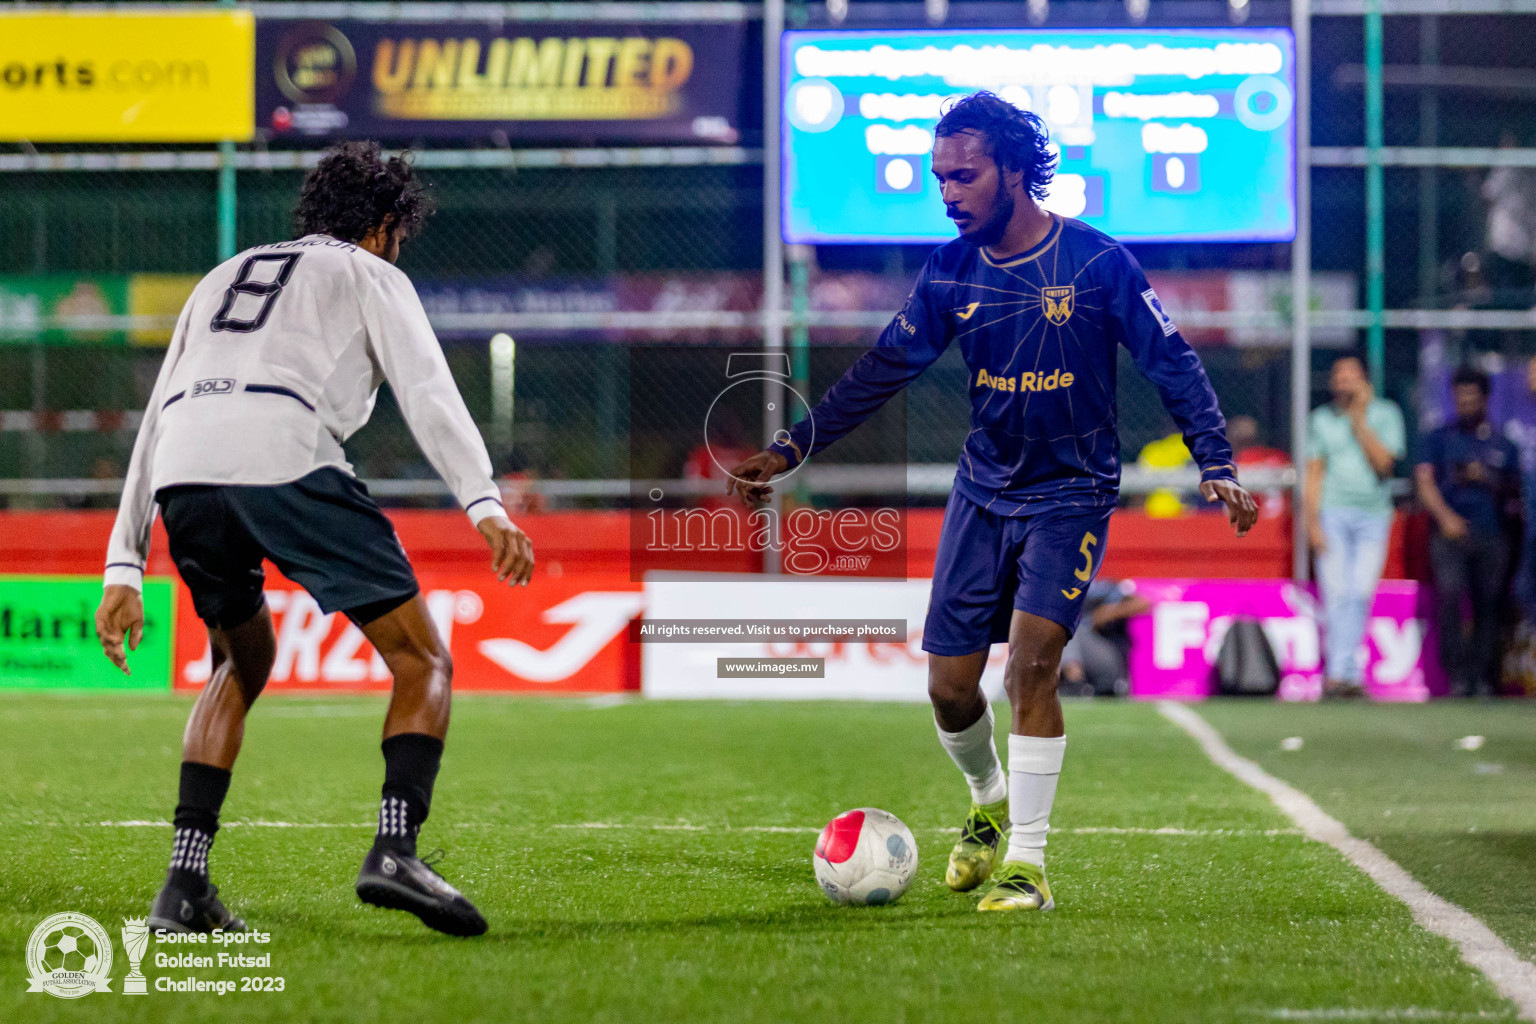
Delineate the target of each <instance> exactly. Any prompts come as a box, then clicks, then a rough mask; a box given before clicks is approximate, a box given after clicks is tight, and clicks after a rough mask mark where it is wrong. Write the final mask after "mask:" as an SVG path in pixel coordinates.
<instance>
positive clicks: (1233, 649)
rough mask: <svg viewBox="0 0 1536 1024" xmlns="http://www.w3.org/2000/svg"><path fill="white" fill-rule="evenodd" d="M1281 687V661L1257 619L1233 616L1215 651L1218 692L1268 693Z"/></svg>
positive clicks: (1270, 694) (1273, 692)
mask: <svg viewBox="0 0 1536 1024" xmlns="http://www.w3.org/2000/svg"><path fill="white" fill-rule="evenodd" d="M1279 689H1280V662H1279V660H1278V659H1276V657H1275V649H1274V648H1273V647H1271V646H1270V645H1269V637H1267V636H1265V635H1264V627H1263V626H1262V625H1260V623H1259V620H1258V619H1254V618H1247V617H1243V618H1238V619H1234V620H1232V625H1231V627H1230V628H1229V629H1228V630H1227V635H1226V636H1225V637H1223V638H1222V641H1221V650H1220V651H1219V652H1217V654H1216V692H1217V693H1220V694H1223V695H1224V696H1235V697H1268V696H1273V695H1274V694H1275V693H1276V692H1277V691H1278V690H1279Z"/></svg>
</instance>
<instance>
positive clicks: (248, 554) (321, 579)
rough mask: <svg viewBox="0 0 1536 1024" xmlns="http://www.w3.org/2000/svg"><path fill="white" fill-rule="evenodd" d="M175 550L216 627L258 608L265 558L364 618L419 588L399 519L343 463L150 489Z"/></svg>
mask: <svg viewBox="0 0 1536 1024" xmlns="http://www.w3.org/2000/svg"><path fill="white" fill-rule="evenodd" d="M155 499H156V500H157V501H158V502H159V503H160V512H161V517H162V518H163V519H164V520H165V532H166V533H167V534H168V535H169V536H170V538H171V558H172V560H174V561H175V563H176V569H177V571H178V572H180V573H181V578H182V581H183V582H184V583H186V585H187V589H188V590H190V591H191V592H192V604H193V606H194V607H195V608H196V609H197V615H198V618H200V619H202V620H203V621H204V622H205V623H207V624H208V626H209V627H210V628H213V629H231V628H233V627H235V626H238V625H241V624H242V623H245V622H249V621H250V620H251V618H252V617H253V616H254V615H255V614H256V613H257V612H259V611H261V607H262V596H261V587H262V583H263V582H264V581H265V579H266V574H265V573H264V572H263V571H262V567H261V563H262V559H264V558H265V559H270V560H271V561H272V563H273V564H274V565H276V566H277V567H278V568H279V569H281V570H282V572H283V575H284V576H287V577H288V578H289V579H291V580H293V581H294V582H295V583H297V584H299V585H300V586H302V587H303V588H304V589H305V590H307V591H309V593H310V595H311V596H312V597H314V599H315V601H316V602H317V603H318V604H319V605H320V609H321V610H322V611H324V612H326V613H327V614H329V613H330V612H338V611H339V612H345V613H346V614H347V617H348V618H350V619H351V620H352V621H353V622H355V623H357V624H358V625H359V626H363V625H366V624H367V623H369V622H372V621H373V620H374V619H377V618H379V617H380V616H381V615H384V614H386V613H388V612H390V611H393V610H394V609H395V608H398V607H399V606H400V605H402V604H404V603H405V602H407V601H409V600H410V599H411V598H412V597H414V596H416V594H417V593H419V592H420V589H421V588H420V587H419V586H418V585H417V583H416V574H415V573H414V572H413V571H412V570H411V563H410V560H409V559H407V558H406V557H405V549H404V548H403V547H401V546H400V538H399V537H397V536H396V535H395V528H394V526H393V525H391V524H390V521H389V520H388V519H387V518H385V516H384V513H383V512H380V511H379V506H378V505H376V504H375V503H374V500H373V498H371V497H369V495H368V488H366V487H364V486H363V484H362V482H361V481H359V480H357V479H356V478H354V477H351V476H348V475H347V474H346V473H343V472H342V471H341V470H339V469H332V468H325V469H317V470H315V471H314V472H313V473H310V474H309V475H307V476H305V477H302V478H300V479H298V480H295V481H293V482H292V483H288V484H276V485H274V486H245V485H235V484H220V485H207V484H184V485H179V486H176V487H164V488H161V489H160V491H159V492H158V493H157V494H156V495H155Z"/></svg>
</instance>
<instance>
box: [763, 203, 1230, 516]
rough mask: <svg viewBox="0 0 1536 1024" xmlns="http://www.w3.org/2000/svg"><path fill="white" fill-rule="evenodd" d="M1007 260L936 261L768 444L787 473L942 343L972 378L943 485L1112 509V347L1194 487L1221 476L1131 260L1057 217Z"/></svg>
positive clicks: (1171, 335) (1002, 502) (1173, 338)
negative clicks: (1154, 395) (1195, 469)
mask: <svg viewBox="0 0 1536 1024" xmlns="http://www.w3.org/2000/svg"><path fill="white" fill-rule="evenodd" d="M1054 220H1055V222H1054V224H1053V225H1052V227H1051V230H1050V232H1049V233H1048V234H1047V235H1046V237H1045V239H1044V240H1043V241H1042V242H1041V243H1040V244H1039V245H1037V246H1035V247H1034V248H1033V249H1030V250H1029V251H1028V252H1025V253H1022V254H1020V255H1018V256H1014V257H1010V258H1009V259H1006V260H1000V261H999V260H994V259H992V258H991V257H990V256H989V255H988V254H987V253H986V251H985V250H983V249H979V248H977V247H975V246H972V245H971V244H969V243H968V242H965V241H964V240H962V239H956V240H954V241H952V242H949V243H947V244H945V245H943V246H940V247H939V248H938V249H936V250H935V251H934V253H933V255H932V256H930V257H929V258H928V262H927V263H926V264H925V265H924V267H923V269H922V272H921V273H920V274H919V275H918V279H917V285H916V287H914V288H913V289H912V294H911V296H910V297H909V298H908V299H907V304H906V307H905V308H904V309H903V310H902V311H901V312H900V313H898V314H897V315H896V319H895V320H893V321H892V322H891V324H890V326H889V327H887V328H886V329H885V331H884V333H882V334H881V336H880V340H879V342H878V343H877V344H876V345H875V346H874V347H873V348H871V349H870V350H869V351H868V352H866V353H865V354H864V355H863V356H861V357H860V358H859V359H858V360H857V361H856V362H855V363H854V364H853V366H852V367H850V368H849V369H848V372H847V373H845V374H843V376H842V378H841V379H840V380H838V381H837V383H836V384H834V385H833V386H832V387H831V388H830V389H828V391H827V393H826V394H825V395H824V396H822V399H821V401H820V402H818V403H817V404H816V407H815V408H814V409H812V410H811V412H810V415H809V416H807V417H806V418H805V419H804V420H801V421H800V422H799V423H797V424H796V425H795V426H794V427H793V428H792V429H791V430H790V431H789V440H788V441H787V442H785V441H781V442H779V443H778V444H775V445H774V446H773V450H775V451H778V452H779V453H781V454H782V455H783V456H784V457H785V458H786V459H788V460H789V464H790V466H795V465H797V464H798V463H799V462H800V461H802V460H803V459H804V458H806V457H808V456H810V455H813V454H815V453H816V452H818V451H820V450H822V449H823V448H825V447H827V446H828V445H830V444H832V443H833V442H834V441H836V440H838V439H839V438H841V437H842V436H843V435H845V434H847V433H848V432H849V431H851V430H853V428H854V427H856V426H858V425H859V424H860V423H862V422H864V420H865V419H867V418H868V417H869V416H870V415H871V414H873V413H874V412H875V410H877V409H878V408H879V407H880V406H881V405H882V404H883V403H884V402H885V401H886V400H887V399H889V398H890V397H891V396H892V395H894V394H895V393H896V392H897V391H899V390H901V389H902V388H904V387H906V386H907V385H908V384H910V383H911V382H912V381H913V380H914V379H916V378H917V376H918V375H919V374H921V373H922V372H923V371H924V370H925V369H927V368H928V367H929V366H930V365H932V363H933V362H934V360H936V359H938V358H939V356H940V355H941V354H942V353H943V351H944V349H945V348H946V347H947V346H948V345H949V344H950V342H956V343H958V344H959V345H960V350H961V352H962V353H964V355H965V363H966V366H968V367H969V368H970V377H969V391H970V397H971V432H970V435H969V436H968V437H967V438H966V439H965V447H964V448H963V449H962V450H961V453H960V465H959V468H958V471H957V473H956V475H955V488H956V490H958V491H959V492H960V493H961V494H963V495H964V496H965V497H967V498H969V499H970V500H972V501H973V502H975V503H976V504H978V505H980V506H982V507H984V508H987V509H990V510H991V511H993V512H996V513H1001V514H1004V515H1029V514H1031V513H1032V512H1033V511H1038V510H1042V509H1044V508H1048V507H1054V506H1063V505H1070V506H1079V507H1105V506H1113V505H1114V504H1115V501H1116V499H1117V497H1118V495H1119V489H1120V443H1119V436H1118V434H1117V433H1116V429H1115V423H1116V415H1115V366H1116V346H1117V345H1124V346H1125V347H1126V349H1128V350H1129V351H1130V353H1131V356H1132V358H1133V359H1134V360H1135V363H1136V365H1137V367H1138V368H1139V369H1140V370H1141V372H1142V373H1143V374H1145V375H1146V376H1147V378H1148V379H1149V380H1151V381H1152V383H1153V384H1154V385H1156V386H1157V390H1158V393H1159V394H1160V395H1161V396H1162V400H1163V405H1164V407H1165V408H1166V409H1167V410H1168V412H1169V413H1170V414H1171V415H1172V416H1173V419H1174V422H1175V423H1177V424H1178V427H1179V429H1180V431H1182V433H1183V435H1184V442H1185V444H1186V445H1188V447H1189V450H1190V452H1191V454H1193V456H1194V458H1195V461H1196V463H1198V465H1199V467H1200V470H1201V474H1202V479H1206V480H1212V479H1219V478H1223V477H1225V478H1232V477H1233V475H1234V473H1233V467H1232V449H1231V446H1230V445H1228V443H1227V438H1226V421H1225V420H1224V419H1223V418H1222V415H1221V409H1220V408H1219V407H1218V405H1217V403H1216V394H1215V392H1213V391H1212V390H1211V384H1210V381H1209V380H1208V379H1207V378H1206V375H1205V369H1204V367H1202V366H1201V365H1200V359H1199V357H1198V356H1196V355H1195V353H1194V351H1193V350H1192V349H1191V348H1190V347H1189V343H1188V342H1186V341H1185V340H1184V338H1183V337H1182V336H1181V335H1180V334H1179V332H1178V329H1177V328H1176V327H1175V326H1174V324H1173V321H1172V320H1171V319H1170V318H1169V317H1168V314H1167V313H1166V312H1165V311H1164V310H1163V307H1162V304H1161V303H1160V302H1159V301H1158V299H1157V294H1156V293H1155V292H1154V291H1153V290H1152V288H1151V286H1150V285H1148V284H1147V279H1146V276H1145V275H1144V274H1143V273H1142V271H1141V267H1140V266H1139V265H1138V264H1137V262H1136V260H1135V258H1134V257H1132V256H1131V254H1130V253H1129V252H1127V251H1126V250H1125V248H1124V247H1123V246H1121V245H1120V244H1119V243H1118V242H1116V241H1115V240H1114V239H1112V238H1110V237H1109V236H1108V235H1105V234H1104V233H1103V232H1100V231H1097V230H1095V229H1094V228H1091V227H1089V226H1088V225H1086V224H1083V223H1081V222H1079V221H1075V220H1070V219H1067V218H1063V217H1056V218H1054Z"/></svg>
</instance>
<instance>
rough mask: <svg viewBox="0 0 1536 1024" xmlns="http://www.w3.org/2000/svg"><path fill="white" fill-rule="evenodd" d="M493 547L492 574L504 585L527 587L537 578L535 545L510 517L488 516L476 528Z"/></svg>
mask: <svg viewBox="0 0 1536 1024" xmlns="http://www.w3.org/2000/svg"><path fill="white" fill-rule="evenodd" d="M475 528H476V529H477V530H479V531H480V536H482V537H484V538H485V542H486V543H487V544H489V545H490V546H491V571H492V572H494V573H495V574H496V578H497V579H498V580H501V581H502V582H503V583H515V584H519V585H521V586H524V587H526V586H527V585H528V581H529V580H531V579H532V578H533V542H532V541H531V540H529V539H528V535H527V534H526V533H524V532H523V531H522V530H519V529H518V528H517V527H516V526H514V525H512V520H510V519H508V518H507V517H506V516H486V517H485V518H484V519H482V520H480V522H479V523H478V524H476V527H475Z"/></svg>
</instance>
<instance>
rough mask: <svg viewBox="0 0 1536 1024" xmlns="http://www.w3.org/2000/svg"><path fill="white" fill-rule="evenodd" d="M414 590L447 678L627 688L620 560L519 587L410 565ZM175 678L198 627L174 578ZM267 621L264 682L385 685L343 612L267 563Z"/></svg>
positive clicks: (478, 684)
mask: <svg viewBox="0 0 1536 1024" xmlns="http://www.w3.org/2000/svg"><path fill="white" fill-rule="evenodd" d="M418 575H419V577H420V580H421V589H422V594H423V595H424V596H425V598H426V602H427V608H428V610H429V611H430V612H431V615H432V619H433V621H434V622H435V623H436V624H437V628H438V632H439V633H440V634H441V635H442V636H443V638H444V639H445V640H446V641H447V643H448V649H449V653H451V654H452V655H453V666H454V671H453V685H454V688H455V689H458V690H502V691H506V690H525V691H535V692H546V693H571V692H584V693H590V692H594V691H605V690H625V689H638V688H639V685H640V669H639V656H638V652H637V651H636V650H635V649H634V648H635V645H634V644H631V643H630V642H629V641H628V640H627V639H626V638H625V633H626V627H627V626H628V624H629V620H630V619H632V618H634V617H636V616H638V615H639V614H640V609H641V600H642V595H641V591H640V585H639V584H637V583H631V582H630V581H629V580H628V578H627V577H626V575H625V574H624V573H622V572H590V573H587V572H583V573H573V574H570V575H560V576H547V575H541V576H539V577H537V578H536V579H535V581H534V582H533V583H531V584H530V585H528V586H527V587H508V586H507V585H505V584H500V583H497V582H496V578H495V577H494V576H493V575H491V573H490V572H489V571H488V570H484V569H481V570H478V571H475V570H460V571H450V572H422V573H419V574H418ZM178 590H179V594H180V596H179V597H178V602H179V607H178V621H179V622H180V623H181V627H180V628H179V629H178V630H177V636H176V675H175V685H176V688H177V689H198V688H200V687H201V686H202V685H203V683H205V682H206V681H207V679H208V672H209V660H208V631H207V630H206V629H205V628H203V625H202V623H201V622H200V621H199V620H198V618H197V614H196V612H195V611H194V610H193V608H192V599H191V597H190V596H188V593H187V589H186V588H185V587H180V588H178ZM266 592H267V605H268V607H269V608H270V609H271V610H272V622H273V626H274V628H275V629H276V632H277V660H276V662H275V663H274V664H273V667H272V678H271V681H270V682H269V683H268V687H269V688H270V689H272V690H338V691H340V690H387V689H389V672H388V670H387V669H386V668H385V667H384V662H383V660H382V659H380V658H379V657H378V655H377V654H375V653H374V650H373V648H372V646H370V645H369V643H368V641H367V640H366V639H364V638H363V634H362V633H361V632H360V631H359V630H358V629H357V627H356V626H354V625H352V623H351V622H350V621H348V619H347V617H346V616H345V615H341V614H334V615H326V614H324V613H323V612H321V611H320V607H319V606H318V605H317V604H315V601H314V598H312V597H310V596H309V595H308V594H307V593H305V592H304V590H303V589H302V588H301V587H299V585H298V584H296V583H292V582H290V581H289V580H287V579H285V578H284V577H283V576H282V575H281V574H279V573H277V572H276V571H275V570H269V571H268V574H267V588H266Z"/></svg>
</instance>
